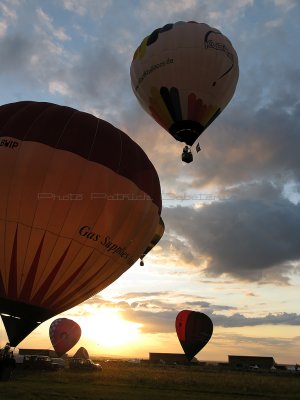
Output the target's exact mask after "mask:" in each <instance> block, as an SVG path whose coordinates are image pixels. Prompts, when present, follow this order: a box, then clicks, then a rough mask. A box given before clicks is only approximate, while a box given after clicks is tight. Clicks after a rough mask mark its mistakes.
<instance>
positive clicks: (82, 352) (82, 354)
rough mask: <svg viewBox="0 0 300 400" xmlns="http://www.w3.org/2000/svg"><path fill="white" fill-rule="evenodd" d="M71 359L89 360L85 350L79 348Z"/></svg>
mask: <svg viewBox="0 0 300 400" xmlns="http://www.w3.org/2000/svg"><path fill="white" fill-rule="evenodd" d="M73 358H84V359H85V360H87V359H88V358H90V356H89V353H88V351H87V349H86V348H84V347H79V349H78V350H77V351H76V353H75V354H74V356H73Z"/></svg>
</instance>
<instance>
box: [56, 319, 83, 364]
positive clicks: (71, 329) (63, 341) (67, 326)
mask: <svg viewBox="0 0 300 400" xmlns="http://www.w3.org/2000/svg"><path fill="white" fill-rule="evenodd" d="M49 336H50V340H51V343H52V346H53V348H54V350H55V352H56V354H57V355H58V357H61V356H62V355H63V354H66V352H67V351H69V350H70V349H71V348H72V347H74V346H75V344H76V343H77V342H78V340H79V339H80V336H81V329H80V326H79V325H78V324H77V323H76V322H75V321H72V320H71V319H68V318H57V319H55V320H54V321H53V322H52V323H51V325H50V328H49Z"/></svg>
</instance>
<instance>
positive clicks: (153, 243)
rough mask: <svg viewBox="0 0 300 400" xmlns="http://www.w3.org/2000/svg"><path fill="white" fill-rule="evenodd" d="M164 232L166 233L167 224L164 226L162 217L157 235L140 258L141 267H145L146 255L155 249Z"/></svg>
mask: <svg viewBox="0 0 300 400" xmlns="http://www.w3.org/2000/svg"><path fill="white" fill-rule="evenodd" d="M164 231H165V224H164V221H163V220H162V218H161V217H160V219H159V223H158V224H157V228H156V231H155V234H154V236H153V238H152V239H151V241H150V243H149V244H148V246H147V248H146V249H145V250H144V251H143V254H142V255H141V257H140V259H141V261H140V265H141V266H143V265H144V257H145V256H146V254H148V253H149V251H151V250H152V249H153V247H154V246H156V245H157V243H158V242H159V241H160V239H161V238H162V236H163V234H164Z"/></svg>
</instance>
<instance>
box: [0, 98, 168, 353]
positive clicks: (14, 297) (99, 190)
mask: <svg viewBox="0 0 300 400" xmlns="http://www.w3.org/2000/svg"><path fill="white" fill-rule="evenodd" d="M0 169H1V171H3V174H2V177H1V192H0V313H2V314H6V315H8V316H9V317H8V318H5V316H4V315H3V317H2V319H3V322H4V325H5V327H6V331H7V334H8V337H9V340H10V342H11V345H12V346H16V345H17V344H18V343H19V342H20V341H21V340H23V339H24V337H26V336H27V335H28V334H29V333H30V332H31V331H32V330H33V329H34V328H35V327H36V326H37V325H38V324H39V323H40V322H42V321H45V320H46V319H48V318H51V317H53V316H55V315H57V314H59V313H61V312H63V311H65V310H67V309H69V308H71V307H73V306H75V305H77V304H79V303H81V302H83V301H84V300H86V299H88V298H90V297H91V296H93V295H94V294H96V293H98V292H99V291H101V290H102V289H104V288H105V287H107V286H108V285H110V284H111V283H112V282H114V281H115V280H116V279H117V278H118V277H119V276H120V275H122V274H123V273H124V272H125V271H126V270H127V269H128V268H130V266H131V265H133V264H134V262H135V261H136V260H137V259H139V258H140V256H141V254H143V251H144V249H145V248H146V247H147V245H148V244H149V242H150V240H151V239H152V238H153V235H154V234H155V231H156V228H157V224H158V223H159V218H160V212H161V192H160V184H159V178H158V175H157V172H156V170H155V168H154V166H153V165H152V163H151V162H150V160H149V159H148V157H147V155H146V154H145V153H144V151H143V150H142V149H141V148H140V147H139V146H138V145H137V144H136V143H135V142H134V141H133V140H131V139H130V138H129V137H128V136H127V135H126V134H125V133H123V132H122V131H120V130H119V129H117V128H115V127H114V126H113V125H111V124H109V123H108V122H106V121H103V120H101V119H98V118H96V117H94V116H92V115H90V114H87V113H84V112H80V111H78V110H74V109H72V108H69V107H64V106H59V105H56V104H51V103H39V102H31V101H23V102H17V103H12V104H6V105H3V106H1V107H0Z"/></svg>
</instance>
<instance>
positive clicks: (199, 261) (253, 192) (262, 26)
mask: <svg viewBox="0 0 300 400" xmlns="http://www.w3.org/2000/svg"><path fill="white" fill-rule="evenodd" d="M180 20H182V21H189V20H194V21H197V22H205V23H207V24H209V25H211V26H213V27H215V28H218V29H219V30H221V32H222V33H223V34H225V35H226V36H227V37H228V38H229V39H230V40H231V42H232V44H233V46H234V48H235V49H236V51H237V54H238V57H239V68H240V76H239V82H238V85H237V88H236V92H235V95H234V97H233V99H232V100H231V102H230V104H229V105H228V106H227V107H226V109H225V110H224V112H223V113H222V114H221V115H220V116H219V117H218V118H217V119H216V120H215V121H214V122H213V123H212V124H211V125H210V127H209V128H208V129H207V130H206V131H205V132H204V133H203V135H201V138H200V144H201V148H202V151H201V152H200V153H198V154H195V157H194V162H193V163H191V164H183V163H182V161H181V159H180V155H181V151H182V143H179V142H176V141H175V140H174V139H173V138H172V136H171V135H169V134H168V133H167V132H166V131H164V130H163V128H161V127H160V126H159V125H158V124H157V123H156V122H155V121H154V120H152V119H151V118H150V116H148V115H147V114H146V113H145V112H144V111H143V110H142V108H141V107H140V105H139V104H138V102H137V100H136V98H135V96H134V94H133V92H132V89H131V83H130V73H129V70H130V64H131V61H132V57H133V54H134V51H135V49H136V48H137V47H138V46H139V44H140V43H141V41H142V39H143V38H144V37H145V36H147V35H149V34H150V33H151V32H152V31H153V30H154V29H156V28H158V27H161V26H163V25H165V24H167V23H170V22H176V21H180ZM299 21H300V3H299V2H298V1H297V0H260V1H258V0H257V1H255V0H230V1H229V0H215V1H213V2H212V1H210V0H185V1H184V2H183V1H175V0H148V1H144V0H126V1H125V0H101V1H100V0H99V1H97V0H51V1H49V0H43V1H38V0H0V59H1V67H0V88H1V90H0V102H1V104H5V103H10V102H15V101H20V100H35V101H48V102H54V103H58V104H62V105H67V106H70V107H74V108H76V109H79V110H82V111H86V112H89V113H91V114H93V115H96V116H97V117H99V118H102V119H105V120H107V121H109V122H110V123H112V124H113V125H115V126H116V127H118V128H120V129H121V130H123V131H124V132H126V133H127V134H128V135H129V136H130V137H131V138H132V139H134V140H135V141H136V142H137V143H138V144H139V145H140V146H141V147H142V149H143V150H144V151H145V152H146V153H147V155H148V157H149V158H150V160H151V162H152V163H153V165H154V166H155V168H156V170H157V172H158V175H159V178H160V182H161V190H162V198H163V209H162V218H163V220H164V222H165V226H166V230H165V234H164V236H163V238H162V239H161V241H160V242H159V244H158V245H157V246H156V247H155V248H154V249H153V251H152V252H151V253H150V254H149V255H148V256H147V257H146V258H145V266H143V267H141V266H140V265H139V263H138V262H137V263H136V264H135V265H133V266H132V267H131V268H130V269H129V270H128V271H127V272H126V273H125V274H123V275H122V276H121V277H120V278H119V279H118V280H117V281H115V282H114V283H113V284H111V285H110V286H109V287H108V288H106V289H105V290H103V291H102V292H101V293H99V294H97V295H96V296H94V297H92V298H91V299H89V300H87V301H85V302H84V303H82V304H81V305H78V306H77V307H75V308H73V309H71V310H68V311H66V312H65V313H63V314H62V315H61V316H64V317H67V318H71V319H73V320H75V321H76V322H78V323H79V324H80V326H81V328H82V336H81V339H80V341H79V342H78V344H77V345H76V346H75V347H74V348H73V349H72V350H70V351H69V354H70V355H72V353H73V352H75V351H76V350H77V349H78V347H79V346H84V347H86V348H87V349H88V350H89V352H90V354H92V355H98V356H101V355H103V356H106V355H110V356H117V355H118V356H124V357H132V358H148V354H149V352H172V353H182V348H181V346H180V343H179V341H178V339H177V335H176V332H175V328H174V324H175V318H176V315H177V314H178V312H179V311H181V310H183V309H189V310H194V311H200V312H203V313H205V314H207V315H209V316H210V318H211V319H212V321H213V324H214V333H213V336H212V338H211V340H210V342H209V343H208V344H207V345H206V347H205V348H204V349H203V350H202V351H201V352H200V353H199V354H198V355H197V358H198V359H199V360H217V361H226V360H227V359H228V355H229V354H234V355H262V356H273V357H274V358H275V361H276V362H278V363H290V364H293V363H296V362H298V363H299V362H300V355H299V345H300V313H299V287H300V235H299V231H300V162H299V149H300V135H299V131H300V97H299V93H300V55H299V51H298V45H297V43H298V37H299V34H300V26H299ZM54 319H55V318H52V319H51V320H48V321H46V322H44V323H43V324H41V326H39V327H38V328H37V329H36V330H35V331H34V332H32V334H30V335H29V336H28V337H27V338H26V339H25V340H24V341H23V342H21V343H20V345H19V347H20V348H49V349H51V348H52V346H51V342H50V340H49V335H48V330H49V325H50V323H51V322H52V321H53V320H54ZM5 341H6V335H5V332H4V328H3V325H0V344H3V343H4V342H5Z"/></svg>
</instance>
